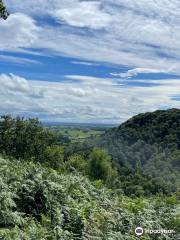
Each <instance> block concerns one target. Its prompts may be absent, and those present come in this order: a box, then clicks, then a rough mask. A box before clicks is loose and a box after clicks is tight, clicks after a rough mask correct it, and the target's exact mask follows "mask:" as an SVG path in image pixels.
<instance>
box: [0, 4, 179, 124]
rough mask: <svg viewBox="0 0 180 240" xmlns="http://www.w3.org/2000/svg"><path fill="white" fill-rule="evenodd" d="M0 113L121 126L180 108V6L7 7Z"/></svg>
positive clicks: (0, 49)
mask: <svg viewBox="0 0 180 240" xmlns="http://www.w3.org/2000/svg"><path fill="white" fill-rule="evenodd" d="M5 2H6V5H7V8H8V10H9V11H10V12H11V16H10V17H9V19H8V20H7V21H3V20H1V21H0V36H1V38H0V84H1V88H0V101H1V102H2V103H3V104H1V107H0V114H12V115H14V116H16V115H21V116H26V117H39V118H40V119H41V120H42V121H55V122H58V121H59V122H83V123H85V122H86V123H96V122H98V123H120V122H123V121H125V120H127V119H128V118H129V117H131V116H133V115H135V114H138V113H141V112H146V111H154V110H156V109H168V108H172V107H176V108H179V107H180V61H179V59H180V45H179V42H180V34H179V32H180V31H179V30H180V29H179V28H180V27H179V26H180V10H179V9H180V3H178V1H175V0H172V1H166V0H159V1H158V2H157V1H155V0H149V1H148V2H147V1H146V0H134V1H132V0H116V1H114V0H98V1H91V0H90V1H80V0H61V1H59V0H51V1H50V0H36V1H30V0H24V1H21V0H6V1H5Z"/></svg>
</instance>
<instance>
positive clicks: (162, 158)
mask: <svg viewBox="0 0 180 240" xmlns="http://www.w3.org/2000/svg"><path fill="white" fill-rule="evenodd" d="M94 142H95V141H94ZM95 145H96V146H98V147H102V148H104V149H107V150H108V152H109V153H110V155H111V157H112V160H113V162H114V163H115V164H116V166H117V167H118V168H119V172H120V174H121V173H122V171H123V170H122V169H124V167H126V168H128V169H131V170H132V171H138V172H139V171H140V172H142V173H143V174H147V175H150V176H151V177H153V178H154V179H156V178H158V179H160V182H162V184H163V185H164V184H167V185H168V186H170V187H169V189H174V188H177V187H178V185H179V183H180V174H179V172H180V110H179V109H169V110H158V111H155V112H152V113H149V112H148V113H144V114H139V115H137V116H135V117H132V118H131V119H129V120H128V121H126V122H125V123H123V124H121V125H120V126H119V127H117V128H112V129H110V130H107V131H106V132H105V133H104V134H103V135H102V136H101V137H100V138H99V139H96V144H95ZM123 175H125V176H126V172H123ZM158 181H159V180H158ZM179 186H180V185H179Z"/></svg>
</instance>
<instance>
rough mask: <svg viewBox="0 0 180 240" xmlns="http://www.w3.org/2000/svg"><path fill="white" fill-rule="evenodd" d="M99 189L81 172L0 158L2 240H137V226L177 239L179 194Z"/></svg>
mask: <svg viewBox="0 0 180 240" xmlns="http://www.w3.org/2000/svg"><path fill="white" fill-rule="evenodd" d="M95 152H97V150H96V151H95ZM99 154H100V156H101V154H102V153H99V151H98V155H99ZM103 154H105V153H103ZM96 185H97V182H95V183H94V185H93V184H92V183H91V182H90V181H89V180H88V179H87V178H86V177H82V176H81V175H79V174H76V173H66V174H65V173H64V174H62V173H61V174H59V172H57V171H55V170H52V169H50V168H45V167H42V166H41V165H40V164H35V163H32V162H27V161H26V162H22V161H17V160H13V159H10V160H9V159H2V158H0V239H3V240H16V239H17V240H19V239H22V240H23V239H24V240H37V239H38V240H73V239H82V240H83V239H93V240H94V239H104V240H119V239H122V240H130V239H131V240H136V239H137V238H136V236H135V234H134V229H135V228H136V227H137V226H142V227H144V228H146V229H175V230H176V231H177V233H176V235H173V236H171V235H169V236H168V235H165V236H162V235H159V236H158V238H151V237H150V236H148V235H146V236H144V239H146V240H150V239H153V240H155V239H159V240H163V239H169V240H170V239H172V240H173V239H178V230H179V229H178V228H179V217H178V207H179V205H178V204H179V200H178V195H174V196H171V197H168V198H167V197H165V196H162V197H160V196H159V197H153V198H149V199H146V198H136V199H131V198H128V197H125V196H123V195H117V194H116V193H115V192H114V191H111V190H108V189H107V188H105V187H104V186H103V185H99V184H98V187H95V186H96Z"/></svg>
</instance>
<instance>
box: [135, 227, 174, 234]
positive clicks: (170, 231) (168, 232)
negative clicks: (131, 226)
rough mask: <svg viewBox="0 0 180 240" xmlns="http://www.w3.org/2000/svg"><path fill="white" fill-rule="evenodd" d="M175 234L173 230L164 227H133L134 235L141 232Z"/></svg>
mask: <svg viewBox="0 0 180 240" xmlns="http://www.w3.org/2000/svg"><path fill="white" fill-rule="evenodd" d="M144 233H145V234H175V233H176V232H175V230H166V229H157V230H150V229H143V228H142V227H137V228H136V229H135V234H136V236H142V235H143V234H144Z"/></svg>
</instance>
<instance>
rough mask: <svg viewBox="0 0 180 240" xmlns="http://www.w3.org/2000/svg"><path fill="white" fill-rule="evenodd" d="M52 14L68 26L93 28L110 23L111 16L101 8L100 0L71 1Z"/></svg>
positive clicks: (96, 28) (99, 27)
mask: <svg viewBox="0 0 180 240" xmlns="http://www.w3.org/2000/svg"><path fill="white" fill-rule="evenodd" d="M53 15H54V16H56V17H57V19H59V20H60V21H64V22H66V23H67V24H68V25H70V26H74V27H88V28H92V29H95V30H98V29H101V28H105V27H107V26H108V25H109V24H110V23H111V16H110V15H109V14H108V13H106V12H104V11H103V10H102V9H101V2H97V1H71V2H70V4H69V5H68V4H67V6H65V7H63V6H62V7H60V8H59V9H57V10H55V11H53Z"/></svg>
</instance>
